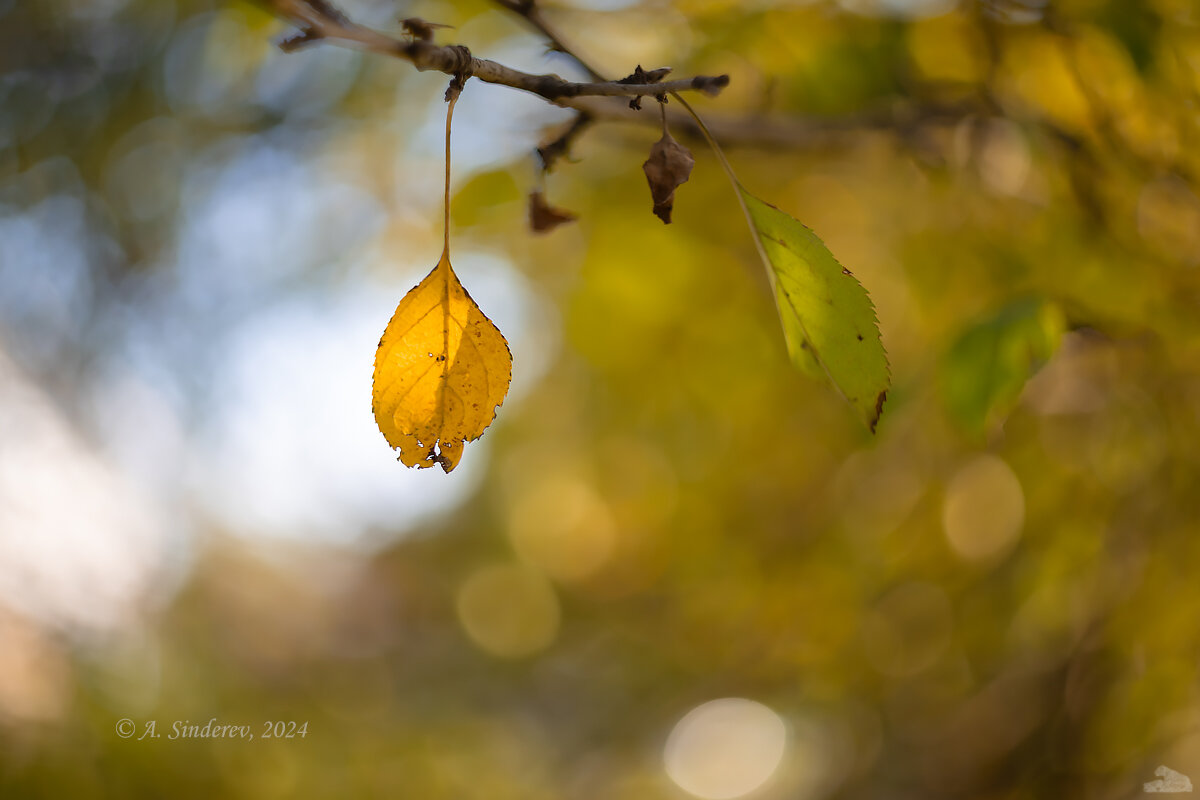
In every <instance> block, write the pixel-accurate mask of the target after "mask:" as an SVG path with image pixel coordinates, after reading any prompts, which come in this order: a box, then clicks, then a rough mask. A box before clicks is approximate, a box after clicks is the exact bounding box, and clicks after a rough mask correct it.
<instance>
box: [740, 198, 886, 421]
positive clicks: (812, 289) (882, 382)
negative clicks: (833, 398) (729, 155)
mask: <svg viewBox="0 0 1200 800" xmlns="http://www.w3.org/2000/svg"><path fill="white" fill-rule="evenodd" d="M738 190H739V192H740V193H741V196H742V201H743V202H744V203H745V207H746V211H747V213H748V215H749V217H750V221H751V224H752V226H753V228H754V233H755V234H756V236H757V238H758V242H759V245H760V251H761V254H762V256H763V259H764V261H766V262H767V267H768V270H767V271H768V273H769V274H770V276H771V280H772V283H773V285H774V289H775V303H776V306H777V307H778V308H779V317H780V320H781V321H782V322H783V333H784V337H785V338H786V340H787V345H788V353H789V354H790V355H791V358H792V361H793V362H794V363H795V364H796V366H798V367H800V368H801V369H802V370H804V371H805V372H807V373H808V374H810V375H812V376H813V377H816V378H819V379H822V380H826V381H828V382H829V383H831V384H833V386H834V388H836V389H837V390H838V391H840V392H841V393H842V395H843V396H845V398H846V400H848V401H849V402H850V405H851V406H853V407H854V410H855V411H856V412H857V413H858V415H859V417H860V418H861V419H862V420H863V422H864V423H866V425H867V427H868V428H870V429H871V431H874V430H875V425H876V424H877V423H878V422H879V415H880V414H881V413H882V411H883V401H884V399H885V398H886V397H887V390H888V386H889V385H890V384H891V375H890V373H889V372H888V363H887V354H886V353H885V352H884V350H883V342H882V341H881V340H880V336H879V322H878V320H876V318H875V307H874V305H872V304H871V298H870V297H868V296H867V290H866V289H864V288H863V287H862V284H860V283H859V282H858V280H857V279H855V277H854V276H853V275H852V274H851V273H850V270H848V269H845V268H844V267H843V266H842V265H841V264H839V263H838V262H837V260H836V259H835V258H834V257H833V254H832V253H830V252H829V249H828V248H827V247H825V245H824V243H823V242H822V241H821V240H820V239H819V238H817V235H816V234H815V233H813V232H812V231H811V230H809V229H808V228H807V227H805V226H804V225H802V224H800V223H799V222H797V221H796V220H794V219H792V218H791V217H790V216H788V215H787V214H785V213H783V212H782V211H780V210H779V209H777V208H775V207H774V206H772V205H769V204H767V203H764V202H763V201H762V200H759V199H758V198H757V197H755V196H754V195H752V194H750V193H749V192H747V191H746V190H745V189H743V188H741V187H740V186H739V187H738Z"/></svg>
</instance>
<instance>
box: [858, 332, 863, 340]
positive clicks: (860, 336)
mask: <svg viewBox="0 0 1200 800" xmlns="http://www.w3.org/2000/svg"><path fill="white" fill-rule="evenodd" d="M858 340H859V341H860V342H861V341H862V340H863V338H862V334H861V333H860V334H859V335H858Z"/></svg>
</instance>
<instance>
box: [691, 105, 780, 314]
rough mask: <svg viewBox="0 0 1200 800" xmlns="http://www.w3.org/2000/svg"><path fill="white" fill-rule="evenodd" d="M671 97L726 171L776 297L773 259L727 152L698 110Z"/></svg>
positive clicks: (772, 292)
mask: <svg viewBox="0 0 1200 800" xmlns="http://www.w3.org/2000/svg"><path fill="white" fill-rule="evenodd" d="M671 97H674V98H675V99H676V100H677V101H678V102H679V104H680V105H682V106H683V108H684V110H685V111H687V112H688V113H689V114H691V116H692V119H694V120H695V121H696V127H698V128H699V129H700V133H702V134H703V135H704V139H705V141H707V142H708V146H709V147H711V148H712V151H713V153H714V154H716V156H717V161H718V162H720V164H721V169H723V170H724V171H725V177H727V178H729V183H730V184H732V185H733V193H734V195H736V196H737V201H738V206H739V207H740V208H741V209H742V216H744V217H745V218H746V226H747V227H749V228H750V238H751V239H753V240H754V249H755V250H757V251H758V257H759V259H761V260H762V263H763V268H764V269H766V271H767V281H768V282H769V283H770V284H771V295H772V296H774V295H775V291H776V287H775V272H774V270H772V269H771V259H770V258H769V257H768V256H767V251H766V250H765V249H764V248H763V243H762V240H761V239H759V237H758V234H757V232H756V228H755V226H754V218H753V217H751V216H750V209H749V208H748V207H747V206H746V198H744V197H742V191H743V189H742V184H741V182H740V181H738V179H737V175H735V174H734V172H733V167H732V166H731V165H730V164H729V159H727V158H725V152H724V151H723V150H721V146H720V145H719V144H717V140H716V138H715V137H713V135H712V131H710V130H709V129H708V126H707V125H705V124H704V120H702V119H700V115H699V114H697V113H696V110H695V109H694V108H692V107H691V106H690V105H688V102H687V100H684V99H683V98H682V97H680V96H679V94H678V93H677V92H671Z"/></svg>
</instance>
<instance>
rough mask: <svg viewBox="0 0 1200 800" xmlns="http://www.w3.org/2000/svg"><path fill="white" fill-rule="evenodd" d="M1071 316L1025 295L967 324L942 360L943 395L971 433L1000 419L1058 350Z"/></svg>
mask: <svg viewBox="0 0 1200 800" xmlns="http://www.w3.org/2000/svg"><path fill="white" fill-rule="evenodd" d="M1064 328H1065V321H1064V319H1063V313H1062V311H1061V310H1060V309H1059V308H1058V306H1056V305H1055V304H1054V303H1051V302H1048V301H1045V300H1039V299H1033V298H1025V299H1022V300H1018V301H1016V302H1013V303H1010V304H1009V305H1007V306H1005V307H1004V308H1001V309H1000V310H999V311H997V312H996V313H995V314H992V315H991V316H989V317H987V318H986V319H984V320H983V321H981V322H979V323H976V324H975V325H972V326H971V327H969V328H967V330H966V331H965V332H963V334H962V335H961V336H959V338H958V340H957V341H956V342H955V343H954V344H953V345H952V346H951V347H950V350H949V352H947V354H946V356H945V360H944V362H943V366H942V399H943V400H944V401H945V403H946V408H947V410H948V411H949V412H950V416H952V417H953V418H954V420H955V421H956V422H957V423H958V424H959V425H960V426H961V427H962V428H963V429H964V430H965V431H966V432H967V433H969V434H972V435H976V436H978V435H982V434H984V433H985V432H986V431H987V430H988V429H989V428H992V427H994V426H996V425H998V424H999V423H1000V422H1001V421H1003V419H1004V418H1005V417H1007V416H1008V414H1009V413H1010V412H1011V411H1012V410H1013V408H1014V407H1015V406H1016V404H1017V400H1018V399H1019V398H1020V396H1021V390H1022V389H1024V388H1025V383H1026V382H1027V381H1028V380H1029V378H1031V377H1032V376H1033V374H1034V373H1035V372H1037V370H1038V369H1039V368H1040V367H1041V366H1042V365H1043V364H1044V363H1046V361H1048V360H1049V359H1050V357H1051V356H1052V355H1054V353H1055V352H1056V351H1057V350H1058V346H1059V343H1060V342H1061V340H1062V334H1063V330H1064Z"/></svg>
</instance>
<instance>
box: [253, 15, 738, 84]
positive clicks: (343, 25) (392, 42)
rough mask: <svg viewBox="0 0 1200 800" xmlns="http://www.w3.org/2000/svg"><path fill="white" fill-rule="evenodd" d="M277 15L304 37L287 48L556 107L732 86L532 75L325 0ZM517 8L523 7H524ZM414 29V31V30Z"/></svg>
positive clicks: (705, 79) (724, 78)
mask: <svg viewBox="0 0 1200 800" xmlns="http://www.w3.org/2000/svg"><path fill="white" fill-rule="evenodd" d="M262 2H264V3H266V5H267V6H268V7H269V8H270V9H271V10H273V11H274V12H275V13H276V14H278V15H280V16H283V17H286V18H287V19H289V20H291V21H292V22H294V23H295V24H296V25H298V26H299V27H300V34H299V35H298V36H295V37H291V38H289V39H288V40H286V41H285V42H284V47H285V49H289V48H290V49H294V48H295V47H296V46H300V45H304V44H308V43H311V42H313V41H315V40H317V39H325V40H328V41H329V42H330V43H331V44H336V45H339V46H343V47H354V48H358V49H362V50H367V51H370V52H372V53H380V54H382V55H387V56H392V57H395V58H403V59H405V60H407V61H410V62H412V64H413V66H415V67H416V68H417V69H418V70H422V71H425V70H436V71H439V72H444V73H446V74H447V75H469V76H473V77H475V78H478V79H479V80H481V81H484V82H485V83H495V84H500V85H502V86H509V87H512V88H513V89H521V90H523V91H526V92H530V93H532V94H536V95H538V96H539V97H542V98H545V99H546V100H549V101H550V102H551V103H555V104H556V105H565V104H566V103H564V102H563V101H565V100H568V99H570V98H575V97H642V96H645V95H657V94H662V93H664V92H682V91H689V90H690V91H700V92H704V93H705V94H709V95H715V94H717V93H719V92H720V91H721V90H722V89H723V88H725V87H726V86H728V85H729V76H728V75H712V76H710V75H697V76H696V77H694V78H687V79H684V80H677V81H664V82H661V83H635V82H629V83H624V82H621V81H599V80H598V81H594V82H591V83H578V82H575V81H568V80H563V79H562V78H560V77H559V76H557V75H531V74H529V73H527V72H521V71H519V70H515V69H511V68H510V67H506V66H504V65H503V64H499V63H497V62H495V61H491V60H489V59H486V58H476V57H475V56H473V55H471V52H470V51H469V50H467V48H465V47H462V46H457V45H451V46H441V45H436V44H433V43H432V42H430V41H428V40H427V39H426V38H420V37H418V36H415V35H414V36H413V38H411V39H407V40H406V39H398V38H395V37H393V36H389V35H388V34H385V33H382V32H380V31H377V30H374V29H372V28H368V27H366V26H365V25H359V24H358V23H356V22H353V21H351V20H350V19H349V18H347V17H346V16H345V15H344V14H343V13H342V12H340V11H338V10H337V9H336V8H335V7H333V6H332V5H331V4H330V3H328V2H326V0H262ZM514 5H516V6H520V5H521V4H520V3H515V4H514ZM411 30H413V28H412V27H410V31H411Z"/></svg>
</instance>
